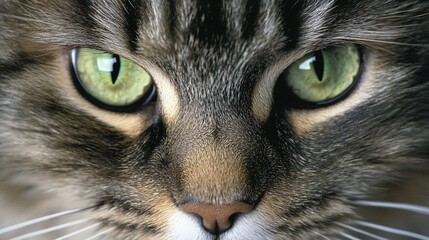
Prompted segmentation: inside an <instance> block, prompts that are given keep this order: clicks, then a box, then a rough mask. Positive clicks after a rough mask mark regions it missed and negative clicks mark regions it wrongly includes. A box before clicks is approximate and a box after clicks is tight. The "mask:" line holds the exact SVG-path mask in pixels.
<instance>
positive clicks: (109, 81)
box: [72, 48, 154, 108]
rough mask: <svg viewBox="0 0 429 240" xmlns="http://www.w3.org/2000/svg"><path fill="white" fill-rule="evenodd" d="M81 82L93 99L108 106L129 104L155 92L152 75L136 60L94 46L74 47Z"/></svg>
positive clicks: (75, 62)
mask: <svg viewBox="0 0 429 240" xmlns="http://www.w3.org/2000/svg"><path fill="white" fill-rule="evenodd" d="M72 63H73V68H74V73H75V75H76V78H77V80H78V81H77V82H78V84H79V85H80V86H81V88H82V89H83V91H84V92H85V95H89V97H90V98H91V100H95V102H99V103H101V104H102V105H104V106H106V107H112V108H122V107H129V106H131V105H133V104H136V103H137V102H147V101H149V100H150V98H151V97H152V95H154V86H153V81H152V77H151V76H150V75H149V73H148V72H147V71H146V70H145V69H143V68H142V67H140V66H139V65H137V64H135V63H134V62H132V61H130V60H128V59H126V58H124V57H121V56H118V55H116V54H112V53H107V52H103V51H99V50H95V49H90V48H76V49H74V50H73V51H72Z"/></svg>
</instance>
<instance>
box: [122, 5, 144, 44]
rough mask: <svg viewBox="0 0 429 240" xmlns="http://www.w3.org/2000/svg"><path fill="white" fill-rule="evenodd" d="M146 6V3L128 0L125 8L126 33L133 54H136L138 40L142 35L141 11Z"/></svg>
mask: <svg viewBox="0 0 429 240" xmlns="http://www.w3.org/2000/svg"><path fill="white" fill-rule="evenodd" d="M144 5H145V2H144V1H135V0H128V1H125V5H124V8H123V12H124V19H125V23H124V24H125V32H126V34H127V38H128V39H127V40H128V48H129V49H130V50H131V51H132V52H135V51H136V50H137V46H138V39H139V35H140V32H139V29H140V28H139V25H140V23H141V20H142V17H143V16H142V11H141V9H142V8H144V7H145V6H144Z"/></svg>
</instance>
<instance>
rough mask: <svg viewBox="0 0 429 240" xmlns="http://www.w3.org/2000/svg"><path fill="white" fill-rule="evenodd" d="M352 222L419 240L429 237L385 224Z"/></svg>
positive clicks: (427, 239) (428, 238)
mask: <svg viewBox="0 0 429 240" xmlns="http://www.w3.org/2000/svg"><path fill="white" fill-rule="evenodd" d="M354 223H355V224H358V225H360V226H365V227H368V228H372V229H378V230H381V231H384V232H389V233H394V234H397V235H402V236H407V237H411V238H415V239H420V240H429V237H426V236H423V235H421V234H417V233H414V232H409V231H405V230H401V229H396V228H391V227H386V226H383V225H378V224H375V223H370V222H364V221H354Z"/></svg>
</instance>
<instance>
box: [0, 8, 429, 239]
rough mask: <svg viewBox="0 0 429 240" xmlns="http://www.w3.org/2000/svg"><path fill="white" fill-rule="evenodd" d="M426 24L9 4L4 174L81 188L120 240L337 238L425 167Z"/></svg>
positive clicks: (286, 11) (302, 14)
mask: <svg viewBox="0 0 429 240" xmlns="http://www.w3.org/2000/svg"><path fill="white" fill-rule="evenodd" d="M428 10H429V4H428V3H426V2H423V1H408V2H407V3H403V2H402V1H389V2H381V1H359V2H358V1H347V2H339V1H337V2H336V1H307V2H304V1H231V2H227V1H225V2H222V1H180V2H175V1H167V2H159V1H140V0H133V1H122V0H115V1H109V2H106V1H87V0H82V1H78V0H73V1H67V2H65V1H49V2H48V1H31V0H29V1H13V0H12V1H4V2H2V3H0V29H1V35H0V164H1V170H0V172H1V173H2V176H5V177H4V178H5V179H8V180H10V179H18V180H19V181H24V182H25V181H29V180H27V179H31V184H32V185H35V186H39V185H40V186H41V185H49V186H51V185H53V187H52V188H60V189H61V188H63V187H71V188H72V190H71V192H72V195H74V196H75V197H77V199H78V200H79V201H83V200H85V201H86V202H89V203H88V205H87V207H88V206H91V208H90V210H88V211H90V216H91V219H93V220H94V221H95V222H99V223H101V224H102V225H101V226H103V227H104V229H109V230H110V231H109V232H108V233H106V234H109V235H111V236H112V237H118V238H119V239H124V238H129V239H225V240H227V239H314V238H318V237H319V238H321V237H324V236H333V237H335V236H339V235H338V234H339V233H338V231H340V232H341V231H344V229H343V228H342V227H341V224H343V223H345V222H347V221H350V220H353V219H356V217H357V216H356V214H355V212H354V207H353V201H355V200H356V199H360V198H365V197H366V196H368V195H369V194H371V193H372V191H373V190H374V189H375V188H376V187H377V186H379V185H378V184H379V183H380V182H381V181H383V180H387V179H390V178H391V177H393V176H394V175H395V173H396V172H399V171H398V170H400V169H403V168H405V167H407V168H408V167H410V166H411V167H413V166H421V165H418V164H423V163H424V160H426V158H427V156H428V152H427V149H428V132H427V129H428V123H429V122H428V119H429V116H428V113H429V111H428V110H429V109H428V104H426V99H428V94H427V93H428V90H429V89H428V87H429V85H428V82H427V76H426V74H427V72H428V60H427V59H428V51H427V50H428V45H427V42H428V39H429V32H428V31H427V26H428V24H429V19H428V15H427V12H428ZM106 62H107V63H106ZM103 63H104V65H103ZM97 64H98V67H97V68H96V67H94V66H95V65H97ZM103 66H105V67H107V68H109V69H110V70H108V71H107V72H109V73H108V75H103V74H101V73H100V74H99V75H94V71H101V70H100V69H102V68H103ZM115 69H116V70H115ZM312 69H313V70H314V71H313V72H309V71H312ZM316 77H318V78H316ZM312 78H314V79H319V80H318V81H315V82H314V81H313V82H312V80H311V79H312ZM105 79H107V81H104V80H105ZM130 79H131V80H133V81H131V80H130ZM294 79H298V81H296V82H295V80H294ZM301 79H306V80H305V81H304V80H302V81H301ZM111 80H112V81H111ZM137 81H142V83H141V85H138V83H136V82H137ZM303 81H304V83H303ZM307 81H308V83H307ZM347 81H348V83H347ZM129 82H132V83H130V84H135V85H127V84H129ZM302 84H303V85H302ZM113 85H114V86H115V87H112V86H113ZM325 92H326V95H323V94H324V93H325ZM322 95H323V96H322ZM423 166H424V165H423ZM33 179H36V180H33Z"/></svg>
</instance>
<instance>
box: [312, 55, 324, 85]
mask: <svg viewBox="0 0 429 240" xmlns="http://www.w3.org/2000/svg"><path fill="white" fill-rule="evenodd" d="M314 56H315V60H314V61H313V67H314V71H316V75H317V77H318V78H319V81H322V79H323V54H322V51H317V52H316V53H315V54H314Z"/></svg>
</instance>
